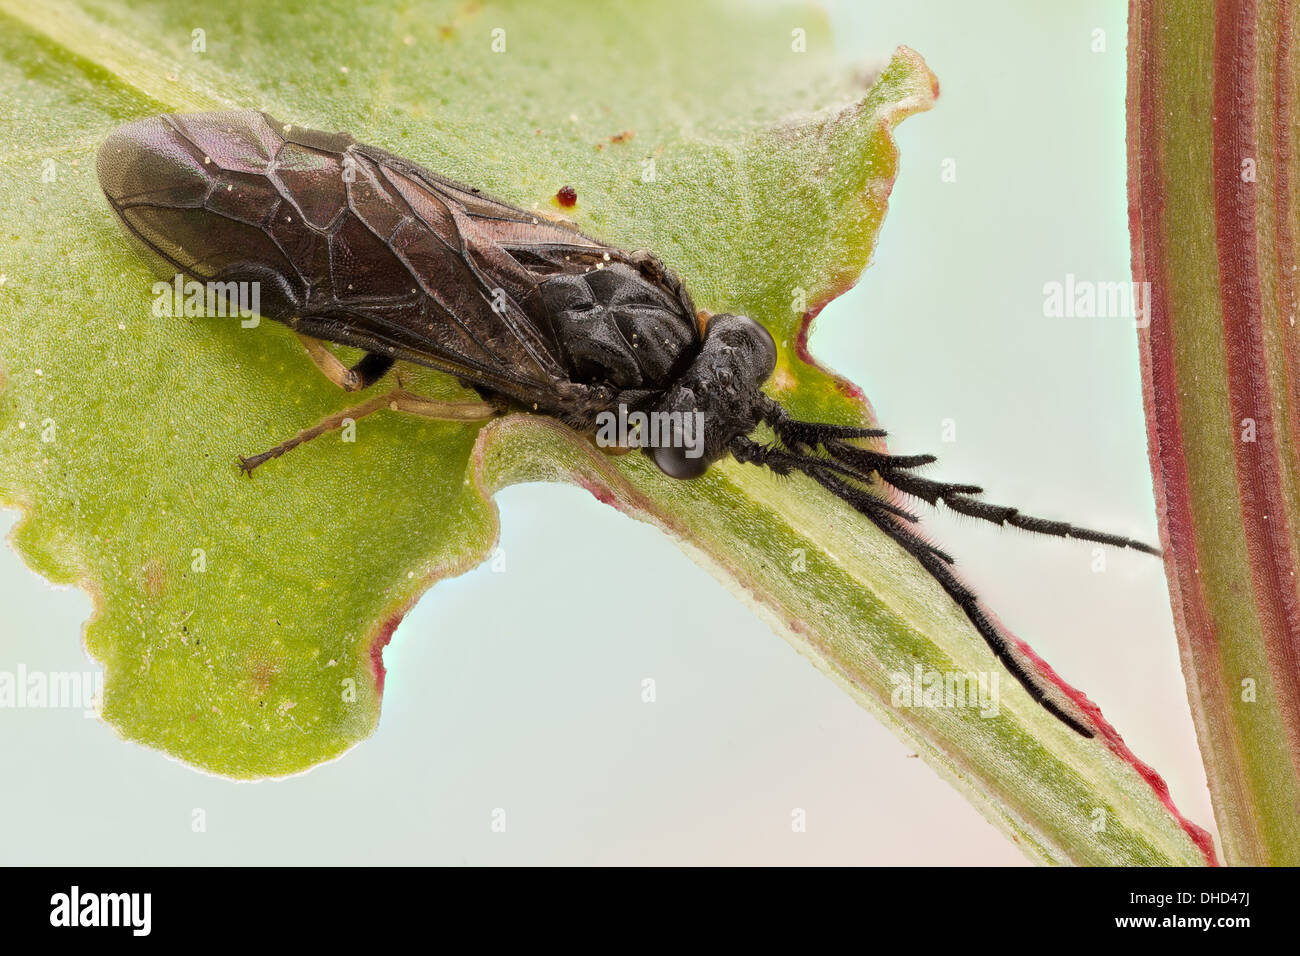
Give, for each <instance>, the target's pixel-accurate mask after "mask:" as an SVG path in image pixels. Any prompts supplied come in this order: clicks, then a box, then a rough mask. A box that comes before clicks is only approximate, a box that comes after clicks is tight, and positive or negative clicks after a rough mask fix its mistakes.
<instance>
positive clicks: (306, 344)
mask: <svg viewBox="0 0 1300 956" xmlns="http://www.w3.org/2000/svg"><path fill="white" fill-rule="evenodd" d="M296 334H297V336H298V341H299V342H301V343H302V347H303V349H304V350H305V351H306V352H307V355H308V357H310V358H311V360H312V361H313V362H315V363H316V367H317V368H318V369H320V370H321V373H322V374H324V376H325V377H326V378H328V379H329V380H330V381H331V382H333V383H334V384H335V385H337V386H338V387H339V388H341V389H343V390H344V391H345V392H359V391H361V390H362V389H363V388H369V387H370V386H371V385H374V384H375V382H377V381H379V380H380V379H381V378H383V377H384V375H385V374H386V373H387V372H388V370H389V369H390V368H392V367H393V361H394V360H393V358H392V356H389V355H381V354H380V353H378V352H367V353H366V354H365V356H364V357H363V358H362V359H361V361H359V362H358V363H357V364H356V365H354V366H352V367H351V368H348V367H347V366H346V365H344V364H343V363H342V362H340V361H339V360H338V358H337V357H336V356H335V355H334V353H333V352H331V351H330V350H329V349H327V348H326V347H325V343H324V342H322V341H321V340H320V339H314V338H312V337H311V336H310V335H303V334H302V333H301V332H298V333H296Z"/></svg>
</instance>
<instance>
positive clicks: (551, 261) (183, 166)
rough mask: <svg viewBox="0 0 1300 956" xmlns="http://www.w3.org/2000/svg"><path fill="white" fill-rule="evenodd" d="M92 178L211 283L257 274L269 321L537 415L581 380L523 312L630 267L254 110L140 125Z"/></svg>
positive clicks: (424, 174)
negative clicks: (540, 299)
mask: <svg viewBox="0 0 1300 956" xmlns="http://www.w3.org/2000/svg"><path fill="white" fill-rule="evenodd" d="M99 175H100V182H101V185H102V186H103V188H104V192H105V194H106V195H107V196H108V198H109V200H110V202H111V203H112V205H113V207H114V209H115V210H116V211H117V213H118V215H119V216H120V217H121V218H122V220H123V221H124V222H125V224H126V225H127V227H128V228H129V229H130V231H131V232H132V233H133V234H134V235H135V236H137V237H138V238H139V239H141V240H142V241H143V242H144V243H145V245H146V246H148V247H149V248H150V249H151V250H152V251H153V252H154V253H156V254H158V255H160V256H162V258H163V259H164V260H166V261H167V262H169V263H170V264H171V265H173V266H175V267H176V268H177V269H178V270H180V271H182V272H184V273H186V274H188V275H190V276H192V277H194V278H197V279H199V280H201V281H258V282H259V283H260V289H261V311H262V313H263V314H264V315H266V316H268V317H269V318H273V319H278V320H281V321H284V322H287V323H289V324H290V325H292V326H293V327H295V328H297V329H299V330H300V331H302V332H303V333H305V334H308V335H313V336H316V337H319V338H324V339H328V340H331V341H335V342H339V343H342V344H346V345H353V346H357V347H360V348H365V349H368V350H370V351H375V352H380V353H383V354H387V355H392V356H394V357H396V358H400V359H405V360H408V361H413V362H417V363H420V364H424V365H428V366H431V367H434V368H439V369H442V370H444V371H448V372H451V373H453V374H456V375H458V376H460V377H462V378H465V379H468V380H470V381H473V382H476V383H478V384H481V385H485V386H488V387H490V388H492V389H494V390H496V391H499V392H502V393H504V394H506V395H509V396H511V397H513V398H515V399H517V400H519V401H522V402H526V403H538V404H539V405H540V406H542V407H544V408H551V409H555V408H559V407H561V406H563V405H565V404H566V403H572V402H574V401H575V400H578V399H580V398H581V397H582V396H581V395H580V394H578V393H581V392H583V390H584V389H585V388H586V387H585V386H577V385H575V384H574V383H573V382H571V381H570V379H571V376H570V375H569V374H568V370H567V369H566V368H565V367H564V364H563V361H562V359H561V355H562V351H561V349H560V348H559V347H558V345H557V343H556V342H555V341H554V336H553V334H552V332H551V330H550V329H549V328H547V327H546V326H545V324H544V323H538V322H536V321H534V319H533V318H530V316H529V312H528V309H527V308H526V307H525V303H526V302H527V301H528V300H529V296H530V295H533V294H534V293H535V290H536V287H537V285H538V283H539V282H540V281H541V280H542V279H544V278H546V277H548V276H551V275H554V274H556V273H558V272H567V271H586V270H589V269H592V268H594V267H596V266H598V265H599V264H600V263H601V262H603V261H608V260H607V257H609V258H612V259H617V260H620V261H622V260H624V259H625V258H626V257H625V255H624V254H623V253H622V252H620V251H619V250H616V249H613V248H612V247H609V246H605V245H603V244H602V243H599V242H597V241H596V240H594V239H590V238H588V237H585V236H581V235H579V234H577V233H574V232H571V231H569V230H567V229H564V228H561V227H559V226H556V225H554V224H552V223H550V222H548V221H546V220H545V219H543V218H540V217H537V216H534V215H532V214H529V213H527V212H524V211H523V210H520V209H517V208H515V207H513V206H510V205H508V204H506V203H503V202H500V201H498V200H495V199H492V198H490V197H488V196H485V195H483V194H481V193H479V192H478V191H476V190H474V189H472V188H470V187H466V186H462V185H459V184H456V183H453V182H451V181H450V180H447V179H444V178H443V177H441V176H438V175H436V174H434V173H431V172H429V171H428V170H425V169H422V168H421V167H419V166H417V165H416V164H414V163H411V162H409V161H407V160H403V159H400V158H399V157H396V156H392V155H390V154H388V153H386V152H384V151H382V150H379V149H376V148H372V147H367V146H364V145H361V144H358V143H356V142H355V141H354V140H353V139H352V137H350V136H349V135H347V134H345V133H322V132H316V131H312V130H305V129H299V128H297V127H293V126H286V125H284V124H281V123H279V122H278V121H276V120H274V119H272V118H270V117H268V116H266V115H265V114H262V113H257V112H253V111H241V112H228V113H198V114H187V115H166V116H156V117H151V118H149V119H146V120H141V121H139V122H137V123H133V124H130V125H129V126H126V127H123V128H122V129H120V130H118V131H117V132H115V133H114V134H113V135H112V136H111V137H110V138H109V140H108V141H107V142H106V143H105V145H104V147H103V148H102V149H101V151H100V160H99Z"/></svg>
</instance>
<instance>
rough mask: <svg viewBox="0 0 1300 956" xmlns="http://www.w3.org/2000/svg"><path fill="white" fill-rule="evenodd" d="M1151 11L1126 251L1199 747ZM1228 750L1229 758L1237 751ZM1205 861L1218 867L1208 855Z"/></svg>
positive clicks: (1214, 647)
mask: <svg viewBox="0 0 1300 956" xmlns="http://www.w3.org/2000/svg"><path fill="white" fill-rule="evenodd" d="M1157 6H1158V4H1157V3H1156V2H1155V0H1132V3H1131V5H1130V10H1129V23H1130V37H1129V47H1130V51H1131V52H1130V56H1131V57H1132V58H1133V59H1132V60H1131V62H1130V67H1129V88H1128V139H1129V171H1128V172H1129V231H1130V234H1131V240H1132V244H1133V278H1134V280H1135V281H1137V282H1139V283H1142V282H1150V283H1151V285H1150V286H1149V288H1150V289H1151V298H1150V323H1149V325H1148V327H1146V328H1140V329H1139V330H1138V348H1139V352H1140V356H1141V366H1142V387H1143V393H1144V394H1143V397H1144V401H1145V403H1146V407H1147V428H1148V441H1149V452H1148V453H1149V456H1150V459H1151V472H1152V475H1153V476H1154V478H1155V494H1156V508H1157V511H1158V513H1159V514H1160V515H1161V516H1162V517H1163V519H1164V520H1163V521H1162V522H1161V525H1160V537H1161V546H1162V547H1163V549H1164V552H1165V571H1166V574H1167V575H1168V578H1169V588H1170V596H1171V599H1172V605H1173V610H1174V615H1175V617H1177V618H1178V620H1179V623H1180V626H1179V628H1178V633H1179V635H1180V638H1181V639H1182V640H1183V641H1184V642H1185V645H1184V646H1183V647H1182V652H1183V657H1184V660H1187V661H1190V662H1191V663H1192V667H1191V668H1189V669H1188V671H1187V674H1188V681H1189V684H1190V685H1191V686H1190V687H1189V692H1190V694H1191V695H1192V696H1193V697H1194V698H1195V699H1199V700H1200V701H1202V702H1203V707H1202V708H1201V709H1199V710H1198V709H1197V708H1195V707H1193V716H1194V717H1195V718H1196V720H1197V731H1198V733H1199V735H1200V736H1201V738H1202V739H1205V738H1206V736H1207V734H1209V733H1210V732H1211V728H1209V727H1207V726H1206V724H1205V721H1204V714H1205V711H1206V710H1209V711H1210V712H1218V713H1223V712H1225V710H1226V707H1227V701H1226V699H1225V694H1224V687H1223V684H1222V682H1221V681H1220V680H1218V673H1219V671H1220V668H1219V666H1218V664H1219V661H1218V640H1217V635H1216V633H1215V627H1214V622H1213V619H1212V618H1211V616H1210V612H1209V605H1208V602H1207V600H1206V596H1205V592H1204V590H1203V587H1202V582H1201V579H1200V577H1199V575H1198V574H1197V554H1198V551H1197V540H1196V525H1195V522H1194V520H1193V517H1192V509H1191V495H1190V487H1191V484H1190V481H1189V478H1188V467H1187V459H1186V458H1185V457H1184V447H1185V446H1184V443H1183V429H1182V421H1181V410H1180V408H1179V404H1178V376H1177V368H1176V364H1175V350H1174V346H1175V340H1174V334H1173V333H1174V329H1173V323H1172V321H1171V311H1170V310H1171V306H1170V301H1169V289H1170V285H1171V282H1170V275H1169V266H1170V259H1169V255H1168V253H1167V251H1166V248H1165V226H1166V223H1165V204H1164V199H1163V197H1164V195H1165V184H1164V175H1165V170H1164V166H1165V162H1164V149H1163V146H1164V142H1163V140H1162V139H1161V137H1160V136H1159V135H1157V131H1159V130H1161V129H1163V124H1164V122H1165V117H1164V98H1163V96H1162V95H1161V81H1162V62H1161V47H1160V38H1161V31H1162V26H1163V25H1162V23H1161V18H1160V16H1159V11H1158V10H1157ZM1198 665H1199V666H1198ZM1219 749H1221V750H1222V749H1224V748H1219ZM1227 749H1228V750H1229V751H1230V752H1233V753H1235V749H1233V748H1227ZM1207 769H1208V771H1209V773H1210V774H1211V775H1214V776H1216V777H1218V778H1219V779H1216V780H1215V781H1214V783H1215V787H1214V789H1215V791H1216V792H1221V790H1222V788H1223V787H1224V786H1228V787H1232V788H1234V789H1237V790H1238V791H1239V792H1238V794H1237V797H1236V803H1235V805H1237V806H1243V805H1245V804H1244V797H1245V794H1244V793H1242V792H1240V788H1241V781H1242V775H1241V773H1240V771H1239V768H1238V772H1235V773H1228V774H1225V775H1222V777H1220V776H1219V775H1218V774H1217V773H1216V767H1215V766H1214V765H1210V766H1209V767H1208V768H1207ZM1188 832H1189V833H1192V831H1191V830H1189V831H1188ZM1193 836H1194V837H1195V834H1193ZM1206 857H1207V859H1209V860H1210V861H1211V862H1215V860H1214V855H1213V852H1212V851H1211V852H1207V854H1206Z"/></svg>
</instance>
